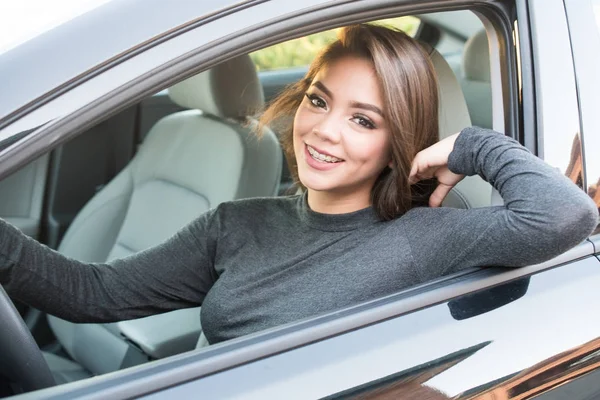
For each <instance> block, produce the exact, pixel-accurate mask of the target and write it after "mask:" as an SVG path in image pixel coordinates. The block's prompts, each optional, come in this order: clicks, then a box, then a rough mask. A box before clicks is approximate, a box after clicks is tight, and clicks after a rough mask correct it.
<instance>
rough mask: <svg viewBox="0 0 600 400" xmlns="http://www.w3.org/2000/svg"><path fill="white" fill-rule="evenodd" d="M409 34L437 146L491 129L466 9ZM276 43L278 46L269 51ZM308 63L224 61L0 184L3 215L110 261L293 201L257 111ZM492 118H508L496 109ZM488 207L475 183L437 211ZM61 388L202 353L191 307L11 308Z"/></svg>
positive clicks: (479, 48)
mask: <svg viewBox="0 0 600 400" xmlns="http://www.w3.org/2000/svg"><path fill="white" fill-rule="evenodd" d="M416 18H418V19H419V28H418V29H417V32H416V34H415V37H416V38H417V39H418V40H420V41H421V43H422V44H423V46H424V47H425V48H426V49H427V50H428V52H429V54H430V55H431V58H432V60H433V63H434V66H435V69H436V71H437V74H438V78H439V86H440V100H441V101H440V136H441V137H442V138H443V137H445V136H448V135H451V134H453V133H456V132H459V131H460V130H461V129H462V128H463V127H466V126H469V125H477V126H481V127H485V128H492V127H493V122H492V114H493V113H492V110H493V105H492V78H491V73H490V48H497V46H496V47H493V46H492V47H490V45H489V43H488V36H487V34H486V30H485V29H484V26H483V24H482V22H481V20H480V19H479V18H478V17H477V16H476V15H475V14H473V13H472V12H470V11H453V12H445V13H434V14H424V15H417V16H416ZM276 46H277V45H276ZM306 71H307V66H300V67H299V66H292V67H289V68H280V69H275V70H261V71H258V72H257V68H256V66H255V64H254V63H253V61H252V57H251V55H244V56H240V57H237V58H234V59H230V60H228V61H226V62H224V63H222V64H220V65H217V66H215V67H214V68H212V69H210V70H208V71H205V72H202V73H200V74H198V75H196V76H193V77H191V78H188V79H186V80H184V81H182V82H179V83H177V84H176V85H174V86H172V87H170V88H168V89H165V90H164V91H161V92H159V93H156V94H155V95H153V96H151V97H148V98H146V99H144V100H143V101H141V102H139V103H138V104H136V105H135V106H132V107H129V108H127V109H125V110H123V111H121V112H119V113H118V114H115V115H113V116H111V117H109V118H108V119H106V120H104V121H103V122H101V123H99V124H98V125H96V126H95V127H93V128H92V129H89V130H87V131H86V132H83V133H81V134H80V135H78V136H77V137H76V138H74V139H73V140H71V141H69V142H68V143H66V144H64V145H61V146H60V147H58V148H56V149H54V150H53V151H52V152H50V153H49V154H46V155H44V156H43V157H41V158H39V159H37V160H35V161H34V162H32V163H30V164H29V165H27V166H25V167H24V168H22V169H21V170H19V171H18V172H17V173H15V174H13V175H11V176H10V177H8V178H6V179H5V180H3V181H1V182H0V191H1V192H2V193H3V196H2V197H0V217H1V218H4V219H5V220H7V221H9V222H10V223H12V224H14V225H16V226H18V227H19V228H20V229H22V230H23V232H25V233H26V234H28V235H30V236H32V237H34V238H36V239H37V240H39V241H41V242H42V243H45V244H46V245H48V246H49V247H52V248H55V249H57V250H58V251H59V252H61V253H63V254H65V255H67V256H69V257H72V258H76V259H79V260H82V261H87V262H106V261H110V260H112V259H116V258H121V257H125V256H127V255H130V254H132V253H134V252H138V251H141V250H143V249H146V248H148V247H151V246H153V245H156V244H158V243H160V242H162V241H164V240H166V239H167V238H168V237H170V236H171V235H172V234H174V233H175V232H176V231H177V230H179V229H180V228H181V227H183V226H184V225H185V224H186V223H188V222H189V221H191V220H193V219H195V218H196V217H197V216H198V215H200V214H201V213H203V212H204V211H207V210H209V209H210V208H213V207H215V206H216V205H218V204H219V203H221V202H224V201H230V200H235V199H241V198H247V197H258V196H261V197H262V196H278V195H286V194H293V193H295V188H294V184H293V182H292V180H291V176H290V173H289V171H288V168H287V164H286V162H285V159H284V156H283V153H282V151H281V149H280V146H279V143H278V139H277V135H276V132H273V131H271V130H269V129H268V128H266V129H265V131H264V132H262V138H261V139H260V140H259V139H258V138H257V137H256V135H255V133H254V132H253V126H254V124H255V122H256V121H255V119H254V118H255V115H256V112H257V111H259V110H261V109H262V108H263V107H264V105H265V104H266V103H268V102H269V101H270V100H272V99H273V98H274V97H275V96H276V95H277V93H279V92H280V91H281V90H282V89H283V88H284V87H285V86H286V85H288V84H290V83H293V82H295V81H297V80H298V79H300V78H301V77H302V76H303V75H304V73H305V72H306ZM496 112H502V111H501V110H499V111H496ZM492 203H493V196H492V188H491V186H490V185H489V184H487V183H486V182H484V181H483V180H482V179H481V178H479V177H469V178H467V179H465V180H464V181H463V182H461V184H460V185H459V186H457V187H456V188H455V189H454V190H453V191H452V192H451V194H450V195H449V196H448V197H447V198H446V200H445V203H444V206H447V207H460V208H471V207H481V206H488V205H491V204H492ZM15 304H16V305H17V307H18V308H19V310H20V312H21V313H22V315H23V317H24V319H25V321H26V324H27V326H28V327H29V328H30V330H31V331H32V333H33V335H34V337H35V339H36V341H37V342H38V344H39V346H40V348H41V349H42V350H43V353H44V356H45V358H46V360H47V362H48V364H49V366H50V369H51V371H52V373H53V375H54V377H55V379H56V381H57V383H67V382H72V381H76V380H80V379H84V378H87V377H92V376H95V375H100V374H105V373H109V372H112V371H117V370H119V369H123V368H126V367H129V366H133V365H138V364H142V363H145V362H148V361H152V360H156V359H162V358H165V357H168V356H171V355H175V354H179V353H183V352H185V351H190V350H193V349H196V348H200V347H204V346H207V345H208V342H207V341H206V339H205V337H204V336H203V335H202V328H201V321H200V317H199V315H200V311H199V308H193V309H184V310H179V311H175V312H170V313H165V314H161V315H157V316H152V317H147V318H142V319H138V320H130V321H123V322H118V323H112V324H75V323H71V322H67V321H64V320H61V319H59V318H57V317H53V316H47V315H45V314H44V313H42V312H40V311H39V310H35V309H31V308H28V307H26V306H25V305H23V304H19V303H18V302H15Z"/></svg>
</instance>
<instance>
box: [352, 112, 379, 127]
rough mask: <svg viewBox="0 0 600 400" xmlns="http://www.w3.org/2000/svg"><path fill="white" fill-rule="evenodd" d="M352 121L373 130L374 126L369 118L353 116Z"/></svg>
mask: <svg viewBox="0 0 600 400" xmlns="http://www.w3.org/2000/svg"><path fill="white" fill-rule="evenodd" d="M352 121H354V122H355V123H357V124H358V125H360V126H362V127H365V128H367V129H375V124H374V123H373V122H372V121H371V120H370V119H369V118H367V117H365V116H363V115H355V116H354V117H352Z"/></svg>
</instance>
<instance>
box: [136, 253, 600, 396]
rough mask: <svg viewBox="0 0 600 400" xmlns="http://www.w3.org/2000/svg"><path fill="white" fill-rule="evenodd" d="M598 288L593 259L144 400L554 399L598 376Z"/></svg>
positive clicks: (599, 267) (599, 266) (598, 268)
mask: <svg viewBox="0 0 600 400" xmlns="http://www.w3.org/2000/svg"><path fill="white" fill-rule="evenodd" d="M599 285H600V262H599V261H598V259H597V258H595V257H587V258H584V259H582V260H579V261H576V262H573V263H571V264H566V265H563V266H561V267H559V268H555V269H552V270H549V271H548V270H547V271H545V272H542V273H538V274H536V275H533V276H531V277H528V278H522V279H521V280H517V281H514V282H512V283H510V284H508V285H504V287H503V288H502V290H498V289H497V288H491V289H486V290H482V291H478V292H476V293H474V294H470V295H466V296H463V297H460V298H458V299H455V300H452V301H449V302H445V303H442V304H439V305H436V306H432V307H429V308H426V309H423V310H420V311H417V312H414V313H412V314H408V315H404V316H401V317H397V318H394V319H391V320H388V321H385V322H381V323H378V324H375V325H372V326H368V327H364V328H362V329H358V330H355V331H352V332H349V333H346V334H343V335H340V336H336V337H332V338H329V339H326V340H323V341H320V342H317V343H313V344H310V345H307V346H304V347H301V348H298V349H294V350H291V351H288V352H285V353H281V354H278V355H276V356H272V357H269V358H265V359H262V360H259V361H255V362H253V363H250V364H246V365H242V366H239V367H236V368H233V369H230V370H227V371H224V372H220V373H217V374H214V375H210V376H207V377H204V378H203V379H200V380H197V381H195V382H190V383H187V384H183V385H180V386H178V387H175V388H172V389H169V390H168V392H164V391H163V392H158V393H156V394H153V395H149V396H147V397H146V398H150V399H153V398H160V397H159V396H163V397H164V396H165V395H167V394H168V395H169V396H170V397H181V398H184V397H186V396H191V395H193V393H207V394H208V393H210V396H208V397H215V398H216V397H219V398H240V399H241V398H243V399H264V398H287V399H292V398H323V397H327V396H331V397H330V398H350V397H353V396H356V395H358V394H365V393H367V394H368V396H365V397H363V398H377V397H376V396H375V395H376V394H381V391H382V390H384V389H386V388H387V389H389V390H391V389H390V387H391V388H395V389H394V390H396V392H392V393H395V396H392V397H390V398H410V397H400V395H406V394H407V393H411V392H405V390H409V389H410V388H411V387H413V386H414V387H415V390H417V389H418V390H421V389H423V390H425V391H426V389H427V388H433V389H435V390H436V391H438V392H439V396H438V397H437V398H440V399H445V398H450V397H451V396H459V397H458V398H463V399H466V398H472V397H473V396H474V395H476V394H478V395H481V394H484V393H485V394H486V395H487V396H488V397H482V398H489V399H493V398H522V397H519V396H517V394H519V393H520V394H525V393H529V394H531V393H533V392H532V391H531V390H533V389H532V388H537V389H535V390H536V391H535V394H538V395H539V394H542V393H551V392H549V390H550V389H553V388H556V387H559V385H561V384H563V383H565V382H567V381H569V380H572V379H575V378H578V377H583V376H584V375H585V374H586V373H589V372H591V371H594V370H596V369H597V368H598V367H599V366H600V363H598V362H597V361H598V359H597V358H596V356H595V352H597V351H598V350H599V349H600V339H599V338H600V320H599V319H598V318H595V315H596V314H597V313H596V312H595V310H597V309H598V308H599V307H600V291H598V290H597V288H598V287H599ZM230 382H236V385H231V384H230ZM415 382H417V384H416V386H415ZM541 383H543V385H541ZM424 384H425V385H426V386H427V388H423V386H424ZM581 384H582V385H587V384H588V383H585V382H584V380H582V381H581ZM411 390H412V389H411ZM582 393H583V392H582ZM493 395H496V396H504V397H492V396H493ZM416 398H418V397H416ZM579 398H582V399H583V398H585V397H579V396H578V395H575V396H574V397H571V399H574V400H577V399H579Z"/></svg>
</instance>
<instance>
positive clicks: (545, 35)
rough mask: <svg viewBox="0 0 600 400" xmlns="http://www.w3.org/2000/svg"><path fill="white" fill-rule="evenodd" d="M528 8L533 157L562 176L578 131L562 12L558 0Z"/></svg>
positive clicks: (544, 0) (536, 2) (534, 1)
mask: <svg viewBox="0 0 600 400" xmlns="http://www.w3.org/2000/svg"><path fill="white" fill-rule="evenodd" d="M528 6H529V18H530V21H531V34H532V40H533V42H534V43H535V45H534V47H533V63H534V65H533V67H534V76H535V94H536V111H537V121H536V122H537V135H538V136H537V137H538V142H537V150H538V153H537V155H538V156H539V157H541V158H543V159H544V160H545V161H546V162H547V163H549V164H550V165H553V166H555V167H558V168H559V169H560V170H561V172H562V173H565V172H566V170H567V165H568V163H569V158H570V149H571V144H572V141H573V138H574V137H575V135H576V134H578V133H579V131H580V127H579V109H578V105H577V91H576V86H575V72H574V69H573V61H572V56H571V55H572V52H571V44H570V42H569V32H568V28H567V20H566V15H565V10H564V6H563V3H562V0H532V1H529V3H528ZM550 143H552V147H550V145H549V144H550Z"/></svg>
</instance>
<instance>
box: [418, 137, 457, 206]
mask: <svg viewBox="0 0 600 400" xmlns="http://www.w3.org/2000/svg"><path fill="white" fill-rule="evenodd" d="M458 135H459V133H457V134H454V135H452V136H449V137H447V138H445V139H443V140H440V141H439V142H437V143H436V144H434V145H432V146H430V147H428V148H426V149H424V150H421V151H420V152H418V153H417V155H416V156H415V158H414V160H413V163H412V168H411V170H410V175H409V177H408V180H409V182H410V184H411V185H414V184H415V183H417V182H419V181H421V180H425V179H431V178H434V177H435V178H437V181H438V186H437V188H436V189H435V190H434V191H433V193H432V194H431V196H430V197H429V206H430V207H439V206H441V205H442V201H444V199H445V198H446V196H447V195H448V193H449V192H450V190H451V189H452V188H453V187H454V186H456V184H457V183H458V182H460V181H461V180H462V179H463V178H464V177H465V176H464V175H459V174H455V173H454V172H452V171H450V169H448V157H449V156H450V153H451V152H452V150H453V149H454V142H456V138H457V137H458Z"/></svg>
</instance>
